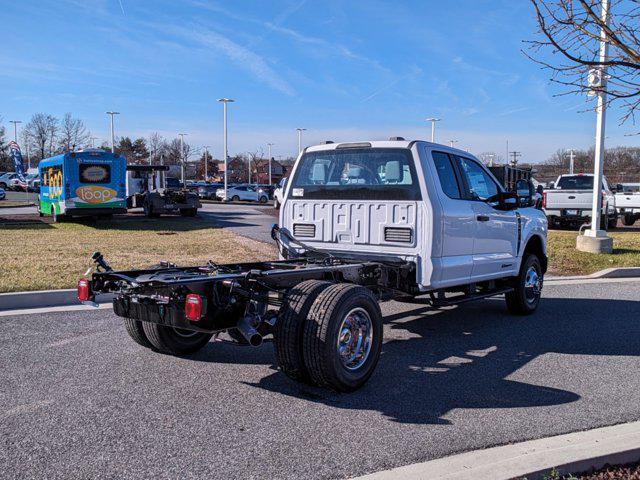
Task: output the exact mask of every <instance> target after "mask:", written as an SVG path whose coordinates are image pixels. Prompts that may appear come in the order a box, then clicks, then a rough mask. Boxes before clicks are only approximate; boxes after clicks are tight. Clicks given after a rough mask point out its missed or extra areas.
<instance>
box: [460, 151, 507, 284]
mask: <svg viewBox="0 0 640 480" xmlns="http://www.w3.org/2000/svg"><path fill="white" fill-rule="evenodd" d="M456 159H457V162H458V166H459V168H460V171H461V173H462V179H463V183H464V184H465V185H464V188H465V190H466V192H465V194H466V197H467V198H468V200H470V201H471V203H472V208H473V211H474V215H475V221H476V234H475V236H474V239H473V268H472V271H471V280H472V281H481V280H489V279H491V278H498V277H503V276H505V273H515V271H516V270H517V264H518V262H517V256H518V242H519V239H518V222H519V214H518V213H517V210H515V209H514V210H501V209H500V208H499V206H498V204H497V202H494V201H492V198H493V199H495V197H496V195H497V194H498V193H499V192H502V191H503V188H502V187H501V186H500V185H498V183H497V182H496V180H495V179H494V178H493V176H492V175H491V174H490V173H489V172H488V171H487V170H486V169H485V168H484V166H483V165H481V164H480V163H478V162H477V161H475V160H471V159H469V158H465V157H456Z"/></svg>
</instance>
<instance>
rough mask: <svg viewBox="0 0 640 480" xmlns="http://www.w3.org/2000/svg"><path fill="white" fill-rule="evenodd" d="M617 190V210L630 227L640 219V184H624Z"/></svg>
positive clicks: (623, 221)
mask: <svg viewBox="0 0 640 480" xmlns="http://www.w3.org/2000/svg"><path fill="white" fill-rule="evenodd" d="M620 187H622V188H618V189H617V191H616V195H615V196H616V210H617V211H618V215H620V217H622V223H624V224H625V225H626V226H628V227H630V226H631V225H633V224H634V223H635V222H636V221H637V220H639V219H640V184H626V185H625V184H623V185H620Z"/></svg>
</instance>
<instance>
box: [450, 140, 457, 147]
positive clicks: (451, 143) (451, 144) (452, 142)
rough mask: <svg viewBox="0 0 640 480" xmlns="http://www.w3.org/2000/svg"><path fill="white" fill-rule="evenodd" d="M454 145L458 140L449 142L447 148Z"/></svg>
mask: <svg viewBox="0 0 640 480" xmlns="http://www.w3.org/2000/svg"><path fill="white" fill-rule="evenodd" d="M454 143H458V140H449V146H450V147H453V144H454Z"/></svg>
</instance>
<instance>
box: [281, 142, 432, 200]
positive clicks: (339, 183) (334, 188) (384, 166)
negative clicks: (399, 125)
mask: <svg viewBox="0 0 640 480" xmlns="http://www.w3.org/2000/svg"><path fill="white" fill-rule="evenodd" d="M289 192H290V196H291V198H292V199H296V198H300V199H303V198H304V199H318V200H329V199H341V200H420V199H421V194H420V185H419V182H418V178H417V175H416V170H415V166H414V160H413V155H412V153H411V151H410V150H409V149H407V148H344V149H340V148H336V149H335V150H326V151H318V152H307V153H305V154H304V155H303V156H302V158H301V159H300V161H299V164H298V167H297V168H296V172H295V175H294V177H293V179H292V180H291V186H290V188H289Z"/></svg>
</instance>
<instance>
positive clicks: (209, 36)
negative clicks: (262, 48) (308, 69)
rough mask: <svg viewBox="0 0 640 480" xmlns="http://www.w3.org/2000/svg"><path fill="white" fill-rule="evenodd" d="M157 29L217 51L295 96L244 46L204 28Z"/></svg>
mask: <svg viewBox="0 0 640 480" xmlns="http://www.w3.org/2000/svg"><path fill="white" fill-rule="evenodd" d="M156 28H157V29H158V30H161V31H165V32H171V33H173V34H175V35H178V36H181V37H183V38H186V39H188V40H190V41H192V42H195V43H199V44H200V45H202V46H204V47H206V48H210V49H213V50H216V51H218V52H220V53H222V54H223V55H225V56H226V57H227V58H229V59H230V60H231V61H232V62H233V63H235V64H236V65H237V66H238V67H240V68H242V69H243V70H246V71H247V72H249V73H251V74H252V75H255V77H256V78H258V79H260V80H261V81H262V82H264V83H266V84H267V85H269V86H270V87H271V88H273V89H275V90H277V91H279V92H282V93H284V94H285V95H290V96H294V95H296V91H295V90H294V89H293V87H292V86H291V85H289V83H288V82H287V81H286V80H284V79H283V78H281V77H280V76H279V75H278V74H277V73H276V71H275V70H273V69H272V68H271V67H270V66H269V65H268V64H267V62H266V60H265V59H264V58H263V57H261V56H260V55H258V54H257V53H255V52H253V51H252V50H249V49H248V48H246V47H243V46H242V45H239V44H237V43H235V42H234V41H233V40H231V39H229V38H227V37H225V36H224V35H221V34H220V33H217V32H215V31H213V30H209V31H207V32H201V30H202V29H203V27H202V26H199V27H198V28H194V29H192V30H188V29H185V28H181V27H174V26H169V25H157V26H156Z"/></svg>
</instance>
